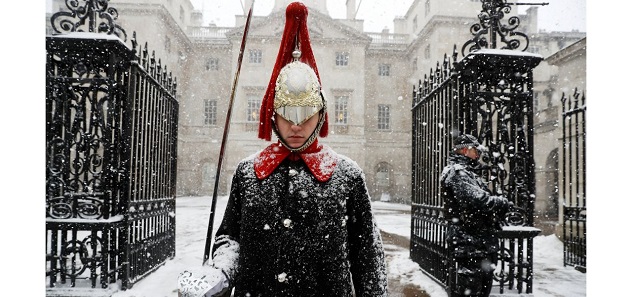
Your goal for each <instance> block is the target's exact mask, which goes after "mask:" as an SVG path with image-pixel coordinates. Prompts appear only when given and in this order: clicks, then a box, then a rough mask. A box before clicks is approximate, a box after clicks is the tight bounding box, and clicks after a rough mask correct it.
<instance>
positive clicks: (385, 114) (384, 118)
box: [378, 104, 391, 130]
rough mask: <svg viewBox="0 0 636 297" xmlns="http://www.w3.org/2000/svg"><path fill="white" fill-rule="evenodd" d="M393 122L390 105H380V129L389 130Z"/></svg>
mask: <svg viewBox="0 0 636 297" xmlns="http://www.w3.org/2000/svg"><path fill="white" fill-rule="evenodd" d="M390 122H391V109H390V107H389V106H388V105H385V104H380V105H378V129H379V130H389V129H390V128H391V126H390Z"/></svg>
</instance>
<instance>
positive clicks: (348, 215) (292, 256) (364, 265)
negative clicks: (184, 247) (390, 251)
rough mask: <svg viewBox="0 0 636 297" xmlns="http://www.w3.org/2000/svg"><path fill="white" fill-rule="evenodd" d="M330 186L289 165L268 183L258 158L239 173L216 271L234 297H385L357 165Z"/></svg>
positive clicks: (340, 171)
mask: <svg viewBox="0 0 636 297" xmlns="http://www.w3.org/2000/svg"><path fill="white" fill-rule="evenodd" d="M334 156H337V158H338V159H337V166H336V168H335V170H334V172H333V175H332V176H331V178H330V179H329V180H328V181H326V182H320V181H318V180H317V179H316V178H315V177H314V176H313V175H312V173H311V172H310V170H309V168H308V167H307V165H306V164H305V163H304V162H303V161H302V160H298V161H290V160H289V159H285V160H284V161H283V162H282V163H281V164H280V165H279V166H278V167H277V168H276V169H275V170H274V172H273V173H272V174H271V175H269V176H267V177H266V178H265V179H263V180H259V179H258V178H257V177H256V175H255V169H254V156H252V157H250V158H247V159H245V160H243V161H241V162H240V163H239V165H238V168H237V169H236V172H235V173H234V177H233V180H232V190H231V193H230V196H229V200H228V205H227V209H226V211H225V215H224V218H223V221H222V223H221V225H220V226H219V230H218V232H217V233H216V238H215V245H214V258H213V265H214V266H216V267H217V268H220V269H222V270H223V272H224V273H225V274H226V275H227V276H228V278H229V280H230V286H233V287H235V296H251V297H257V296H338V297H340V296H353V292H352V291H353V288H355V295H356V296H357V297H362V296H387V291H386V287H387V279H386V264H385V258H384V251H383V248H382V241H381V238H380V233H379V229H378V228H377V225H376V223H375V219H374V218H373V215H372V213H371V204H370V199H369V195H368V191H367V188H366V184H365V181H364V176H363V173H362V170H361V169H360V168H359V166H358V165H357V164H356V163H355V162H353V161H352V160H350V159H348V158H347V157H345V156H342V155H338V154H335V153H334Z"/></svg>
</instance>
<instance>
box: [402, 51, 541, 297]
mask: <svg viewBox="0 0 636 297" xmlns="http://www.w3.org/2000/svg"><path fill="white" fill-rule="evenodd" d="M540 61H541V57H539V56H536V55H533V54H526V55H505V54H501V53H499V52H484V53H471V54H469V55H468V56H467V57H465V58H464V59H462V60H461V61H458V60H457V48H456V47H455V48H454V52H453V55H451V56H450V57H449V56H446V55H445V56H444V61H443V62H442V63H438V64H437V66H436V68H435V69H431V71H430V74H429V75H428V76H424V79H423V80H422V81H420V84H419V85H418V86H415V87H414V90H413V96H414V97H413V100H414V101H413V109H412V111H413V134H412V137H413V144H412V147H413V155H412V164H413V170H412V191H413V195H412V201H413V205H412V208H413V216H412V232H411V258H412V259H414V261H416V262H417V263H419V264H420V266H421V267H422V268H423V269H424V270H425V271H426V272H427V274H429V275H430V276H432V277H433V278H434V279H436V280H437V281H438V282H439V283H440V284H442V285H443V286H447V287H449V288H452V287H453V286H454V284H453V278H452V277H449V276H452V275H454V273H455V271H454V270H453V269H454V268H453V267H452V265H451V267H450V268H446V265H449V263H452V262H453V259H452V258H451V256H450V255H449V253H445V249H446V246H445V245H444V243H445V242H444V241H443V238H444V236H445V233H446V223H445V222H444V220H443V218H440V216H442V217H443V205H444V204H443V201H442V198H441V193H440V186H439V175H440V173H441V171H442V169H443V168H444V166H445V165H446V159H447V157H448V154H449V152H450V151H451V149H452V138H453V136H455V135H458V134H462V133H470V134H473V135H475V136H477V138H478V139H479V140H480V142H481V143H482V144H484V145H486V146H487V147H488V148H489V151H488V152H487V153H485V154H483V156H482V161H483V163H485V166H484V168H483V170H482V172H481V173H482V176H483V178H484V180H485V181H487V182H488V184H489V188H490V189H491V190H492V191H493V192H494V193H496V194H497V195H502V196H505V197H507V198H508V199H509V200H510V201H512V202H513V203H514V204H515V207H514V208H513V210H512V211H510V212H509V213H508V214H507V216H506V222H505V225H506V226H504V227H503V228H504V230H502V231H501V233H500V237H501V247H502V249H503V250H502V253H503V254H502V256H501V258H500V265H501V267H502V270H500V271H499V272H498V273H499V275H498V278H497V283H498V284H499V285H498V286H499V291H500V292H503V290H504V287H507V288H509V289H512V286H513V284H514V285H516V286H517V288H516V291H517V293H519V294H521V293H522V292H523V291H525V293H531V292H532V277H531V275H532V264H531V263H532V253H531V250H532V238H533V237H534V236H536V234H538V232H540V230H539V229H537V228H534V227H532V225H533V213H534V202H535V201H534V191H535V189H534V187H535V184H534V183H535V182H534V162H533V136H532V135H533V130H532V129H533V123H532V121H533V113H532V94H533V91H532V83H533V79H532V70H533V69H534V67H536V66H537V65H538V64H539V62H540ZM431 210H439V212H437V213H434V212H433V211H431ZM433 230H434V231H433ZM506 255H508V256H506ZM493 290H494V289H493Z"/></svg>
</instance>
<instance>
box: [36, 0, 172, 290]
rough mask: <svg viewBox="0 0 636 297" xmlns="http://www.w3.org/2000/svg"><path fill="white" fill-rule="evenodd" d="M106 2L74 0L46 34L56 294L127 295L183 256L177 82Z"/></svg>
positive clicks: (51, 275)
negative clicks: (116, 289) (110, 291)
mask: <svg viewBox="0 0 636 297" xmlns="http://www.w3.org/2000/svg"><path fill="white" fill-rule="evenodd" d="M107 4H108V2H107V1H95V0H91V1H85V3H84V5H81V4H80V2H78V1H67V6H68V8H69V9H71V10H72V11H71V12H59V13H56V14H54V15H53V16H52V17H51V24H52V26H53V29H54V31H55V32H56V33H63V34H60V35H54V36H47V38H46V162H47V163H46V276H47V279H48V285H49V287H51V288H57V289H59V288H64V287H70V288H74V289H80V288H95V287H97V286H100V287H101V288H109V287H110V286H111V285H113V284H115V283H116V282H117V281H121V289H123V290H125V289H127V288H129V287H130V286H132V285H133V284H134V283H135V282H136V281H138V280H140V279H141V278H143V277H144V276H145V275H147V274H148V273H150V272H151V271H153V270H154V269H156V268H158V267H159V265H160V264H162V263H164V262H165V261H166V260H167V259H169V258H172V257H174V254H175V198H176V165H177V164H176V162H177V159H176V156H177V155H176V154H177V123H178V102H177V100H176V86H177V84H176V79H173V78H172V77H171V76H172V75H171V74H169V73H168V72H167V69H165V67H163V66H162V65H161V61H159V60H157V59H155V56H154V53H153V54H152V55H149V53H148V49H147V45H146V46H145V47H144V48H143V49H141V47H140V48H139V51H137V46H138V44H137V42H136V37H135V34H133V38H132V40H131V41H132V46H131V47H129V46H127V45H126V44H125V43H124V42H123V41H122V39H120V38H125V36H126V35H125V32H124V31H123V29H122V28H121V27H119V26H117V25H115V24H114V23H113V20H114V17H113V15H116V11H114V9H112V8H108V7H107ZM91 13H92V14H93V16H91V15H90V14H91ZM95 16H99V17H101V18H102V19H105V21H103V22H99V21H98V20H97V19H96V17H95ZM74 17H78V18H79V19H80V20H79V21H77V22H74V21H73V20H72V18H74ZM82 25H88V31H89V32H82V31H83V30H82V29H80V27H81V26H82ZM95 31H97V32H102V33H107V34H100V33H96V32H95ZM108 33H110V34H108Z"/></svg>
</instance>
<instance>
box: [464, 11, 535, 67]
mask: <svg viewBox="0 0 636 297" xmlns="http://www.w3.org/2000/svg"><path fill="white" fill-rule="evenodd" d="M481 2H482V6H481V7H482V11H481V12H480V13H479V15H478V18H479V23H476V24H473V25H472V26H471V27H470V33H471V34H472V35H473V36H474V37H473V38H472V39H470V40H468V41H467V42H466V43H464V45H463V46H462V54H463V55H464V56H465V55H466V54H467V53H466V48H468V51H469V52H472V51H476V50H479V49H482V48H492V49H496V48H497V47H498V45H497V43H498V41H500V42H502V43H503V45H502V46H501V49H509V50H521V51H525V50H526V49H527V48H528V44H529V38H528V36H527V35H526V34H524V33H522V32H517V31H515V30H516V29H517V28H518V27H519V25H520V23H521V21H520V20H519V17H517V16H512V17H510V18H508V20H507V21H506V20H504V18H505V15H506V14H508V13H510V11H511V10H512V8H511V5H514V3H508V1H507V0H481ZM524 4H527V3H524ZM538 5H545V3H543V4H538Z"/></svg>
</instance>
